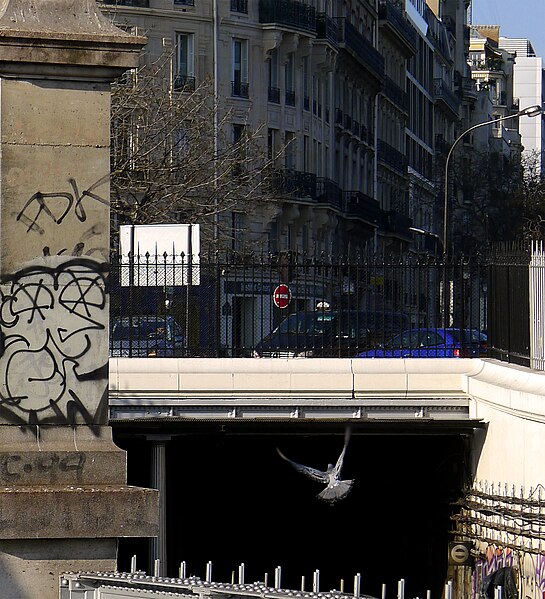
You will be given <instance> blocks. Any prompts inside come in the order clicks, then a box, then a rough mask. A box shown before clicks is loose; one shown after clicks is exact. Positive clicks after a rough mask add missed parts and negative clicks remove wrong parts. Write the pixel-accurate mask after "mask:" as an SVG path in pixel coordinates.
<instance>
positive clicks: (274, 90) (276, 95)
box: [269, 50, 280, 104]
mask: <svg viewBox="0 0 545 599" xmlns="http://www.w3.org/2000/svg"><path fill="white" fill-rule="evenodd" d="M269 102H274V103H275V104H280V89H279V88H278V51H277V50H273V51H272V52H271V56H270V58H269Z"/></svg>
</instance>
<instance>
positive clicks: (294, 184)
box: [272, 169, 316, 200]
mask: <svg viewBox="0 0 545 599" xmlns="http://www.w3.org/2000/svg"><path fill="white" fill-rule="evenodd" d="M272 185H273V189H274V190H275V191H276V192H277V193H279V194H281V195H285V196H292V197H295V198H310V199H312V200H315V198H316V175H314V174H313V173H305V172H302V171H294V170H291V169H282V170H278V171H276V172H275V173H274V174H273V180H272Z"/></svg>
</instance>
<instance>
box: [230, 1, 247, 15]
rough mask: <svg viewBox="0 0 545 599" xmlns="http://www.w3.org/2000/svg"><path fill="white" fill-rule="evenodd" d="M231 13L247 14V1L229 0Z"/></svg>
mask: <svg viewBox="0 0 545 599" xmlns="http://www.w3.org/2000/svg"><path fill="white" fill-rule="evenodd" d="M231 12H240V13H244V14H245V15H247V14H248V0H231Z"/></svg>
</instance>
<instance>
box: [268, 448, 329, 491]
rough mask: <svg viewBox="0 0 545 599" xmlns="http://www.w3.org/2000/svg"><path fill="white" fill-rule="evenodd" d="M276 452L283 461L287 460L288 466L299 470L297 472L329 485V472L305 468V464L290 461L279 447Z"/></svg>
mask: <svg viewBox="0 0 545 599" xmlns="http://www.w3.org/2000/svg"><path fill="white" fill-rule="evenodd" d="M276 451H277V452H278V455H279V456H280V457H281V458H282V459H284V460H286V462H288V464H291V465H292V466H293V468H295V470H297V472H301V474H305V475H306V476H308V477H309V478H311V479H312V480H315V481H317V482H319V483H327V481H328V480H329V479H328V476H327V472H322V471H321V470H316V469H315V468H310V467H309V466H303V464H298V463H297V462H294V461H293V460H290V459H289V458H287V457H286V456H285V455H284V454H283V453H282V452H281V451H280V450H279V449H278V447H277V448H276Z"/></svg>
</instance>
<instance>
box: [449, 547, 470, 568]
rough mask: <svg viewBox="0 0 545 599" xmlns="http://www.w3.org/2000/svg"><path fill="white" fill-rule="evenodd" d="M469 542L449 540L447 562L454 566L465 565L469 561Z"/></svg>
mask: <svg viewBox="0 0 545 599" xmlns="http://www.w3.org/2000/svg"><path fill="white" fill-rule="evenodd" d="M470 549H471V543H468V542H451V543H449V548H448V550H449V551H448V557H449V563H450V564H451V565H454V566H467V565H468V564H469V563H470V561H471V553H470Z"/></svg>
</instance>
